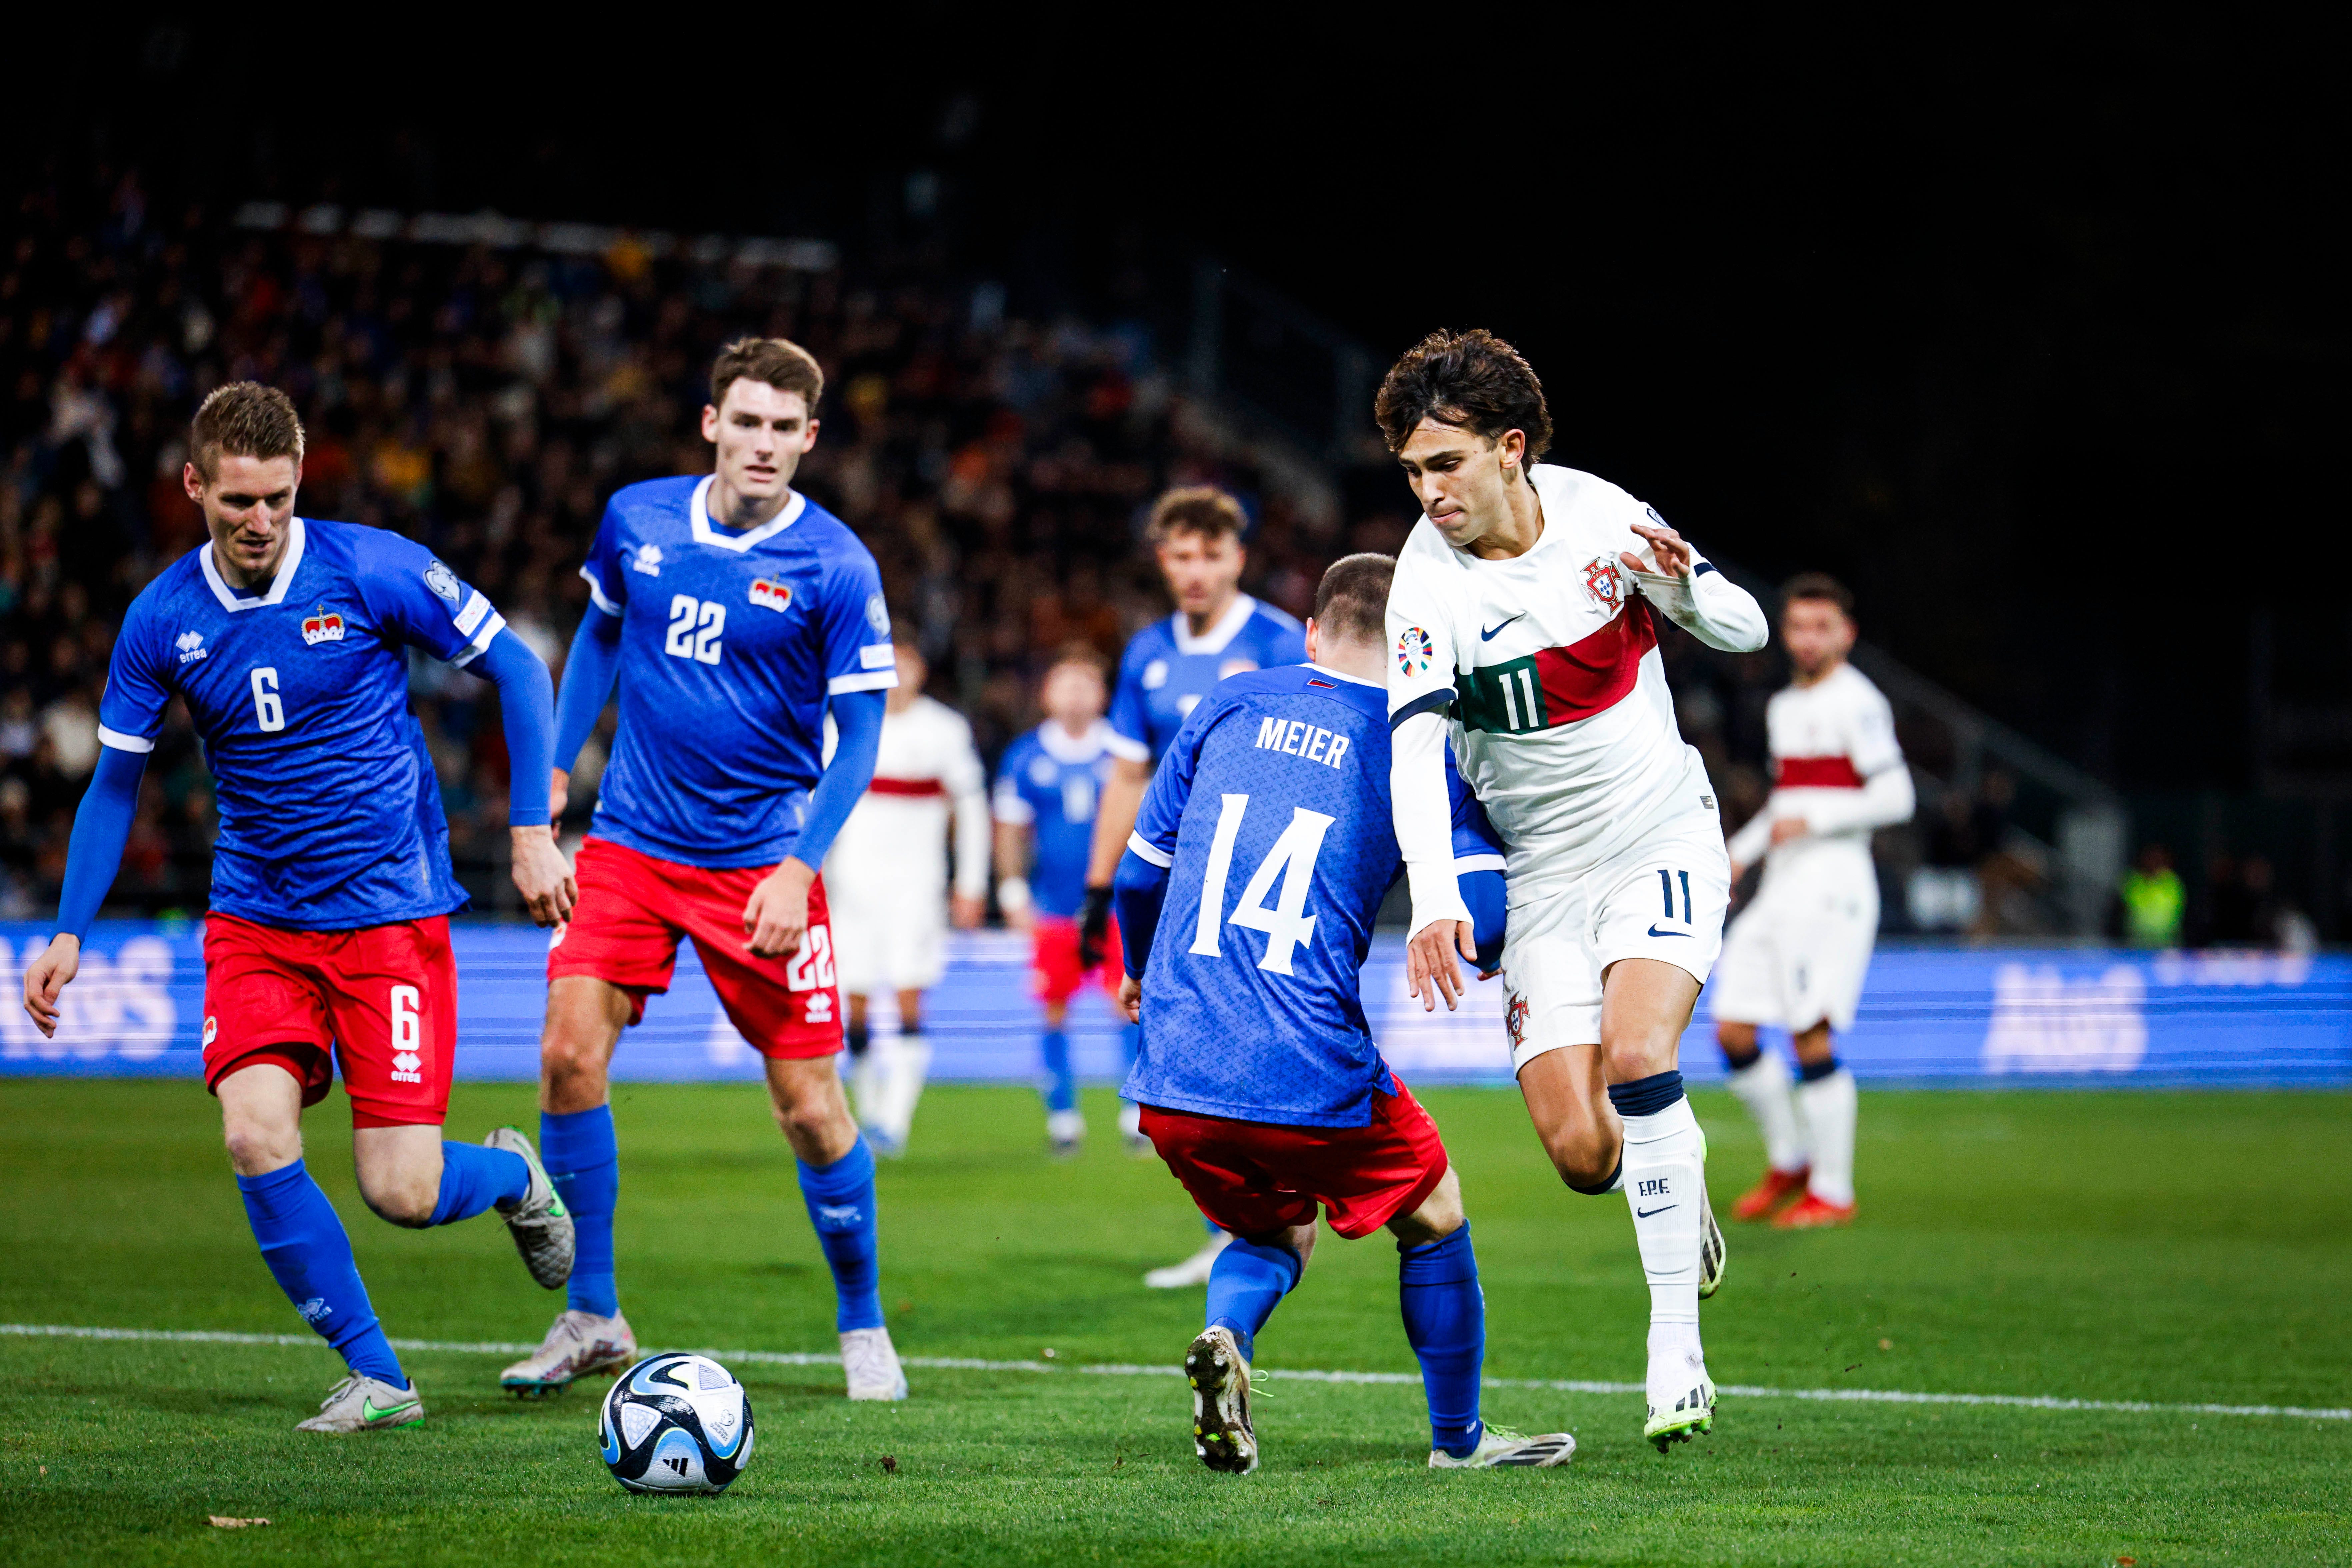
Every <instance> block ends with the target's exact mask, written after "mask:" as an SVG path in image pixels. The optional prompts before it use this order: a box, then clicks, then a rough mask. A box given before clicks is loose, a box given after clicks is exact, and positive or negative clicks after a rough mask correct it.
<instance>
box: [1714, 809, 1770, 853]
mask: <svg viewBox="0 0 2352 1568" xmlns="http://www.w3.org/2000/svg"><path fill="white" fill-rule="evenodd" d="M1771 847H1772V803H1771V802H1770V801H1769V800H1767V801H1766V802H1765V803H1764V804H1763V805H1760V806H1759V807H1757V809H1756V815H1755V816H1751V817H1749V818H1748V820H1747V821H1746V822H1743V823H1741V824H1740V825H1739V831H1738V832H1737V833H1735V834H1733V835H1732V836H1731V838H1730V841H1729V842H1728V843H1727V844H1725V845H1724V851H1725V853H1727V854H1728V855H1729V856H1730V857H1731V863H1732V864H1733V865H1735V866H1753V865H1754V864H1756V862H1757V861H1759V860H1760V859H1762V858H1764V852H1765V851H1766V850H1768V849H1769V848H1771Z"/></svg>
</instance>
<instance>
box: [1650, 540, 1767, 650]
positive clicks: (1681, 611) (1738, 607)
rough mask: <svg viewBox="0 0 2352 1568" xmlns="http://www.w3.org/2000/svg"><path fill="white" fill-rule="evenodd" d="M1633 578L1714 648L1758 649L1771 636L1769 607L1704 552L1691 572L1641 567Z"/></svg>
mask: <svg viewBox="0 0 2352 1568" xmlns="http://www.w3.org/2000/svg"><path fill="white" fill-rule="evenodd" d="M1633 581H1634V582H1635V583H1636V584H1639V585H1640V587H1641V590H1642V596H1643V598H1645V599H1647V600H1649V601H1650V603H1652V604H1654V605H1657V606H1658V608H1659V609H1661V610H1663V611H1664V612H1665V616H1666V618H1667V619H1668V620H1670V621H1672V622H1674V623H1675V625H1676V626H1680V627H1682V629H1683V630H1685V631H1686V632H1688V633H1690V635H1691V636H1693V637H1696V638H1698V640H1699V641H1701V642H1703V643H1705V644H1706V646H1707V647H1712V648H1720V649H1722V650H1723V651H1724V652H1725V653H1754V652H1755V651H1756V650H1757V649H1758V648H1759V647H1763V646H1764V644H1765V642H1766V641H1767V639H1769V637H1770V636H1771V627H1770V626H1769V625H1768V624H1767V622H1766V621H1765V619H1764V606H1763V605H1759V604H1758V603H1757V602H1756V595H1753V594H1750V593H1749V592H1748V590H1747V589H1745V588H1743V587H1741V586H1740V585H1739V584H1737V583H1735V582H1733V581H1732V580H1731V579H1730V578H1728V577H1727V576H1725V575H1724V574H1722V573H1721V572H1720V571H1718V570H1717V568H1716V566H1715V565H1714V563H1711V562H1709V561H1707V560H1706V558H1705V557H1704V556H1702V557H1700V558H1699V559H1698V560H1697V561H1696V563H1693V565H1692V567H1691V574H1690V575H1689V576H1687V577H1669V576H1662V575H1660V574H1657V573H1654V572H1636V573H1634V574H1633Z"/></svg>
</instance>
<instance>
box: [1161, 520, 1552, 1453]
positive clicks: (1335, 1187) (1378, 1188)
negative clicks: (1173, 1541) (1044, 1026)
mask: <svg viewBox="0 0 2352 1568" xmlns="http://www.w3.org/2000/svg"><path fill="white" fill-rule="evenodd" d="M1394 568H1395V563H1394V562H1393V561H1391V559H1390V558H1389V557H1388V556H1385V555H1350V556H1348V557H1346V558H1345V559H1343V560H1340V561H1339V562H1336V563H1333V565H1332V566H1331V567H1330V569H1329V570H1328V571H1327V572H1326V573H1324V574H1323V581H1322V583H1321V584H1320V585H1319V586H1318V589H1317V591H1316V595H1315V618H1314V619H1313V620H1311V621H1309V622H1308V623H1307V650H1308V657H1309V658H1311V659H1312V660H1313V661H1314V662H1312V663H1310V664H1307V665H1304V666H1297V667H1293V668H1286V669H1271V670H1266V671H1264V672H1262V673H1258V674H1253V675H1243V676H1237V677H1234V679H1229V680H1226V681H1224V682H1223V683H1221V684H1220V685H1219V686H1218V687H1217V689H1216V690H1215V691H1214V692H1213V693H1212V694H1211V695H1210V697H1209V698H1208V700H1206V701H1205V702H1203V703H1202V704H1201V705H1200V707H1199V708H1198V709H1196V710H1194V712H1193V714H1192V718H1191V719H1190V720H1189V721H1186V723H1185V726H1184V728H1183V731H1181V733H1180V734H1179V735H1178V736H1177V738H1176V740H1175V742H1174V743H1173V744H1172V745H1171V747H1170V748H1169V751H1168V754H1167V756H1166V757H1165V758H1163V759H1162V761H1161V762H1160V771H1159V773H1157V774H1156V775H1155V776H1154V777H1153V779H1152V782H1151V788H1150V793H1149V794H1148V795H1146V796H1145V797H1144V802H1143V810H1142V814H1141V817H1140V819H1139V821H1138V823H1137V824H1136V827H1135V831H1134V833H1133V835H1132V836H1131V837H1129V840H1128V848H1127V854H1126V856H1125V857H1124V858H1122V860H1121V861H1120V863H1119V868H1118V883H1117V889H1118V915H1119V925H1120V929H1121V931H1122V937H1123V941H1124V943H1125V947H1126V964H1127V972H1128V975H1129V978H1128V980H1127V981H1126V982H1125V983H1124V984H1122V985H1121V986H1120V990H1119V994H1120V998H1121V1000H1122V1001H1123V1002H1125V1003H1127V1004H1128V1005H1129V1006H1130V1007H1139V1017H1140V1019H1141V1022H1142V1026H1143V1048H1142V1052H1141V1054H1140V1056H1139V1058H1138V1059H1137V1061H1136V1064H1135V1069H1134V1071H1133V1072H1131V1073H1129V1075H1128V1080H1127V1093H1128V1095H1129V1097H1130V1098H1132V1099H1134V1100H1137V1101H1139V1102H1140V1103H1141V1104H1142V1106H1143V1108H1144V1110H1143V1130H1144V1131H1145V1133H1146V1134H1147V1135H1149V1136H1150V1139H1151V1142H1152V1144H1153V1146H1154V1147H1156V1148H1157V1149H1158V1150H1159V1151H1160V1157H1161V1158H1162V1159H1164V1160H1166V1161H1167V1162H1168V1165H1169V1168H1170V1169H1171V1170H1172V1171H1173V1172H1175V1173H1176V1175H1177V1178H1178V1179H1179V1180H1181V1182H1182V1183H1183V1184H1184V1186H1185V1190H1186V1191H1187V1192H1189V1193H1191V1194H1192V1198H1193V1201H1194V1202H1196V1203H1198V1204H1199V1205H1201V1209H1202V1213H1204V1214H1206V1215H1208V1216H1209V1217H1210V1218H1211V1219H1212V1220H1213V1221H1215V1222H1216V1223H1217V1224H1219V1225H1221V1226H1224V1227H1225V1229H1226V1230H1228V1231H1230V1232H1231V1233H1232V1234H1233V1236H1234V1241H1233V1242H1232V1244H1231V1245H1230V1246H1228V1247H1226V1248H1225V1249H1224V1250H1223V1252H1222V1253H1221V1254H1220V1255H1219V1256H1218V1258H1217V1259H1216V1262H1215V1265H1214V1267H1213V1269H1212V1271H1211V1273H1210V1276H1209V1300H1208V1312H1207V1316H1208V1327H1207V1328H1205V1329H1204V1330H1202V1332H1201V1334H1200V1336H1199V1337H1198V1338H1197V1339H1195V1340H1194V1341H1193V1342H1192V1348H1191V1350H1190V1352H1187V1354H1186V1356H1185V1372H1186V1374H1187V1376H1188V1378H1189V1379H1190V1381H1191V1383H1192V1391H1193V1422H1192V1432H1193V1439H1194V1447H1195V1450H1196V1451H1197V1452H1198V1453H1199V1454H1200V1456H1201V1458H1202V1459H1203V1460H1204V1461H1205V1462H1206V1463H1207V1464H1208V1466H1209V1468H1211V1469H1215V1470H1226V1471H1231V1472H1233V1473H1235V1474H1245V1473H1247V1472H1248V1471H1250V1470H1252V1469H1255V1468H1256V1466H1257V1437H1256V1434H1255V1430H1254V1429H1253V1428H1252V1426H1251V1424H1250V1414H1249V1363H1250V1360H1251V1358H1252V1356H1253V1355H1254V1353H1255V1335H1256V1333H1257V1331H1259V1330H1260V1329H1261V1328H1263V1327H1264V1326H1265V1321H1266V1319H1267V1318H1268V1317H1269V1316H1270V1315H1271V1314H1272V1313H1273V1311H1274V1309H1275V1307H1276V1304H1277V1303H1278V1302H1279V1301H1280V1300H1282V1298H1283V1296H1284V1295H1285V1294H1286V1293H1287V1292H1288V1291H1289V1290H1290V1289H1291V1288H1292V1287H1293V1286H1295V1285H1297V1282H1298V1278H1299V1274H1300V1271H1301V1270H1303V1269H1304V1268H1306V1266H1307V1258H1308V1257H1309V1256H1310V1255H1312V1253H1313V1252H1314V1249H1315V1220H1316V1213H1317V1208H1318V1205H1320V1206H1321V1207H1322V1209H1323V1210H1324V1211H1325V1212H1326V1214H1327V1215H1328V1217H1329V1220H1330V1223H1331V1228H1332V1229H1334V1230H1336V1231H1338V1232H1339V1234H1340V1235H1341V1236H1343V1237H1349V1238H1351V1239H1352V1238H1355V1237H1362V1236H1367V1235H1369V1234H1370V1233H1371V1232H1372V1231H1374V1230H1377V1229H1378V1228H1380V1227H1381V1226H1388V1227H1389V1229H1390V1230H1391V1231H1392V1232H1394V1233H1395V1235H1396V1237H1397V1253H1398V1275H1399V1292H1400V1297H1401V1300H1402V1307H1403V1311H1404V1323H1405V1337H1406V1338H1407V1339H1408V1340H1409V1341H1411V1342H1412V1348H1413V1353H1414V1354H1415V1355H1416V1356H1418V1357H1419V1358H1420V1361H1421V1366H1422V1381H1423V1388H1424V1390H1425V1392H1426V1393H1427V1394H1428V1397H1429V1420H1430V1455H1429V1463H1430V1466H1431V1468H1438V1469H1444V1468H1485V1467H1487V1466H1495V1465H1518V1466H1529V1467H1545V1466H1552V1465H1559V1464H1565V1463H1566V1462H1567V1461H1568V1458H1569V1457H1570V1455H1572V1454H1573V1453H1574V1452H1575V1451H1576V1441H1575V1439H1574V1438H1572V1437H1570V1436H1568V1435H1567V1434H1566V1433H1564V1432H1555V1433H1549V1434H1546V1435H1545V1436H1538V1437H1525V1436H1519V1435H1518V1434H1517V1433H1511V1432H1505V1431H1502V1430H1500V1429H1499V1428H1490V1427H1487V1426H1484V1425H1483V1423H1482V1422H1481V1421H1480V1419H1479V1415H1478V1386H1479V1372H1480V1369H1481V1367H1482V1366H1483V1365H1484V1363H1485V1360H1486V1305H1485V1298H1484V1297H1483V1295H1482V1294H1481V1292H1480V1290H1479V1288H1478V1264H1477V1259H1476V1258H1475V1255H1474V1254H1473V1253H1472V1251H1471V1247H1470V1226H1469V1224H1468V1222H1467V1221H1466V1220H1465V1219H1464V1217H1463V1213H1462V1190H1461V1184H1460V1183H1459V1182H1458V1180H1457V1179H1456V1178H1455V1177H1454V1173H1453V1171H1452V1169H1451V1168H1450V1166H1449V1165H1448V1163H1447V1161H1446V1157H1445V1148H1444V1144H1443V1143H1442V1142H1440V1141H1439V1139H1438V1135H1437V1128H1436V1126H1435V1124H1434V1123H1433V1122H1432V1121H1430V1119H1429V1115H1428V1113H1427V1112H1426V1111H1424V1110H1423V1109H1422V1108H1421V1104H1420V1102H1419V1101H1418V1100H1414V1099H1413V1097H1412V1091H1411V1090H1409V1089H1406V1088H1405V1087H1404V1085H1403V1084H1402V1082H1401V1081H1399V1079H1397V1077H1396V1075H1395V1074H1394V1073H1392V1072H1391V1071H1390V1070H1389V1067H1388V1064H1387V1063H1386V1062H1385V1061H1383V1060H1382V1059H1381V1053H1380V1049H1379V1047H1377V1046H1376V1045H1375V1044H1374V1043H1373V1041H1372V1038H1371V1034H1370V1029H1369V1028H1368V1027H1367V1026H1366V1024H1365V1021H1364V1009H1363V1003H1362V999H1361V993H1360V982H1359V979H1358V973H1359V971H1360V970H1361V968H1362V967H1363V962H1364V954H1365V952H1366V951H1367V950H1368V949H1369V948H1370V945H1371V936H1372V921H1373V919H1374V917H1375V915H1376V914H1377V913H1378V911H1379V909H1380V905H1381V899H1382V897H1383V896H1385V895H1386V893H1387V892H1388V890H1389V888H1390V887H1391V885H1392V884H1393V883H1394V882H1395V881H1396V879H1397V878H1398V877H1399V876H1400V875H1402V871H1403V868H1404V862H1403V858H1402V854H1401V852H1400V851H1399V850H1398V848H1397V844H1396V837H1395V830H1394V828H1393V826H1391V818H1390V806H1389V791H1388V778H1389V726H1388V700H1387V688H1386V684H1385V675H1386V658H1387V655H1386V640H1387V639H1386V637H1385V634H1384V630H1383V616H1384V615H1385V612H1386V605H1387V603H1388V593H1389V581H1390V577H1391V574H1392V573H1393V571H1394ZM1453 789H1454V830H1455V831H1454V839H1455V849H1454V868H1455V875H1456V877H1457V879H1459V881H1460V882H1461V884H1462V892H1463V898H1464V902H1465V904H1467V905H1468V906H1469V907H1470V909H1471V910H1473V911H1474V914H1475V915H1476V917H1477V920H1476V924H1477V927H1478V932H1477V934H1478V945H1479V946H1480V948H1481V949H1482V950H1483V951H1485V952H1487V953H1489V954H1498V953H1499V949H1500V945H1501V941H1502V934H1503V933H1502V925H1503V921H1502V913H1503V901H1504V900H1503V876H1502V869H1501V845H1500V842H1499V840H1497V839H1496V837H1494V835H1493V832H1492V830H1491V829H1490V828H1488V827H1487V826H1486V821H1485V816H1484V814H1483V813H1482V812H1480V811H1479V809H1478V805H1477V803H1476V801H1475V800H1474V799H1472V798H1471V797H1470V795H1469V792H1468V791H1467V790H1466V789H1465V788H1463V787H1462V785H1461V782H1460V779H1459V776H1458V775H1456V776H1455V778H1454V781H1453ZM1251 933H1256V934H1255V935H1253V934H1251ZM1489 961H1490V962H1491V960H1489ZM1137 977H1140V979H1138V978H1137Z"/></svg>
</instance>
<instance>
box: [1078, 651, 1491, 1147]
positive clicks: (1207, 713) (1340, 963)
mask: <svg viewBox="0 0 2352 1568" xmlns="http://www.w3.org/2000/svg"><path fill="white" fill-rule="evenodd" d="M1447 772H1448V776H1449V780H1450V782H1451V784H1452V786H1453V790H1454V857H1455V858H1454V868H1455V871H1456V873H1457V875H1464V874H1469V873H1473V872H1478V871H1485V872H1490V873H1491V872H1494V871H1498V870H1499V869H1500V868H1501V865H1502V845H1501V841H1500V840H1499V839H1498V838H1496V836H1495V832H1494V829H1493V828H1492V827H1491V826H1489V825H1488V824H1487V822H1486V814H1485V813H1484V812H1483V811H1481V810H1480V809H1479V806H1478V803H1477V801H1476V800H1475V798H1474V797H1473V796H1472V795H1470V792H1469V791H1468V790H1467V789H1466V788H1465V787H1463V785H1462V783H1461V779H1460V776H1459V775H1458V774H1456V773H1454V772H1453V770H1452V768H1451V765H1450V764H1449V767H1448V770H1447ZM1128 847H1129V849H1131V850H1133V851H1134V853H1135V854H1136V855H1137V856H1138V857H1139V858H1142V859H1145V860H1148V861H1150V863H1152V864H1153V865H1157V866H1164V867H1167V868H1169V870H1170V877H1169V881H1168V887H1167V893H1166V898H1165V901H1164V902H1163V903H1162V905H1161V907H1160V924H1159V930H1158V932H1157V934H1156V935H1155V937H1154V938H1153V941H1152V944H1151V950H1150V959H1149V961H1148V962H1147V963H1146V964H1145V967H1144V972H1143V1044H1142V1048H1141V1051H1140V1052H1139V1055H1138V1056H1137V1058H1136V1063H1135V1068H1134V1070H1133V1071H1132V1072H1130V1073H1129V1075H1128V1079H1127V1084H1126V1087H1125V1088H1123V1089H1121V1090H1120V1092H1121V1093H1122V1094H1123V1095H1125V1096H1126V1097H1127V1098H1128V1099H1129V1100H1136V1101H1138V1102H1139V1103H1141V1104H1145V1105H1156V1106H1160V1107H1162V1108H1164V1109H1167V1110H1189V1111H1192V1112H1195V1113H1197V1114H1201V1115H1205V1116H1225V1117H1232V1118H1234V1119H1236V1120H1239V1121H1270V1122H1277V1123H1282V1124H1285V1125H1289V1126H1299V1127H1361V1126H1364V1125H1366V1124H1367V1123H1368V1122H1369V1121H1370V1119H1371V1096H1372V1092H1373V1091H1374V1090H1375V1089H1380V1090H1382V1091H1384V1092H1389V1093H1393V1092H1394V1091H1395V1085H1394V1081H1393V1079H1392V1077H1391V1074H1390V1072H1389V1068H1388V1064H1387V1063H1386V1062H1384V1061H1382V1060H1381V1054H1380V1051H1379V1049H1378V1047H1376V1046H1374V1044H1373V1043H1372V1038H1371V1031H1370V1028H1369V1027H1368V1026H1367V1025H1366V1024H1365V1021H1364V1007H1363V1000H1362V994H1361V989H1360V985H1359V983H1358V978H1357V976H1358V972H1359V971H1360V969H1361V968H1362V967H1363V963H1364V954H1365V952H1367V951H1368V950H1369V949H1370V945H1371V940H1372V921H1373V919H1374V917H1375V916H1376V915H1377V914H1378V913H1379V910H1380V907H1381V900H1382V898H1383V897H1385V896H1386V894H1387V893H1388V890H1389V888H1390V886H1391V884H1392V883H1394V882H1395V880H1396V879H1397V878H1398V876H1399V875H1401V874H1402V871H1403V869H1404V863H1403V859H1402V856H1401V855H1400V853H1399V851H1398V849H1397V842H1396V831H1395V827H1394V826H1393V824H1392V823H1391V820H1390V815H1389V721H1388V697H1387V690H1386V689H1385V688H1384V687H1381V686H1377V685H1373V684H1370V683H1369V682H1365V681H1360V680H1357V679H1353V678H1351V677H1349V676H1345V675H1339V674H1337V673H1335V672H1333V671H1330V670H1327V669H1324V668H1320V667H1319V666H1316V665H1297V666H1293V667H1291V668H1286V669H1269V670H1265V671H1261V672H1259V673H1256V674H1252V675H1242V676H1236V677H1234V679H1230V680H1226V681H1223V682H1222V683H1221V684H1219V685H1218V687H1217V688H1216V689H1215V691H1214V692H1213V693H1212V694H1211V696H1210V697H1209V698H1208V700H1205V701H1203V702H1202V704H1201V705H1200V707H1199V708H1197V709H1196V710H1194V712H1193V714H1192V719H1191V720H1190V721H1187V722H1186V724H1185V726H1184V728H1183V731H1181V733H1180V734H1179V735H1178V736H1177V738H1176V742H1175V744H1174V745H1172V746H1171V747H1170V748H1169V751H1168V754H1167V756H1166V757H1165V758H1163V759H1162V760H1161V762H1160V771H1159V772H1158V773H1156V774H1154V775H1153V777H1152V781H1151V787H1150V789H1149V790H1148V791H1147V792H1146V793H1145V795H1144V799H1143V808H1142V811H1141V813H1140V815H1139V816H1138V818H1137V821H1136V827H1135V836H1134V837H1132V838H1130V839H1129V841H1128Z"/></svg>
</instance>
